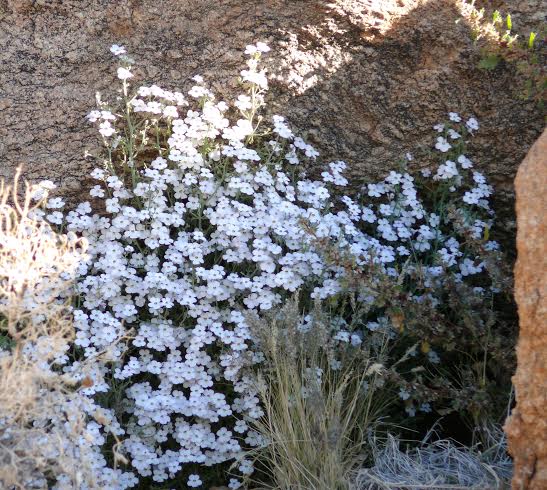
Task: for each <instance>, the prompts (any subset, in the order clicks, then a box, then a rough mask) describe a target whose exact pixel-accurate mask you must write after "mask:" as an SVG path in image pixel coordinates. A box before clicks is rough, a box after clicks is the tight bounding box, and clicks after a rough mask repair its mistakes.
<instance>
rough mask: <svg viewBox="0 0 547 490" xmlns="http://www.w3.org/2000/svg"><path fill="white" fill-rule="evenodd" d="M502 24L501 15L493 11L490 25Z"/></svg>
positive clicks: (497, 11)
mask: <svg viewBox="0 0 547 490" xmlns="http://www.w3.org/2000/svg"><path fill="white" fill-rule="evenodd" d="M500 22H502V18H501V14H500V13H499V10H494V13H493V14H492V24H499V23H500Z"/></svg>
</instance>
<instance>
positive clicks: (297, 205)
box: [43, 43, 497, 488]
mask: <svg viewBox="0 0 547 490" xmlns="http://www.w3.org/2000/svg"><path fill="white" fill-rule="evenodd" d="M268 50H269V48H268V47H267V46H266V45H264V44H263V43H257V44H256V45H253V46H248V47H247V49H246V54H247V55H248V57H249V58H248V61H247V67H246V69H244V70H243V71H241V78H240V82H241V87H242V93H241V95H239V96H238V97H237V98H236V100H235V101H234V102H233V103H232V104H228V103H227V102H225V101H217V100H216V99H215V96H214V94H213V93H212V92H211V91H210V90H209V89H208V88H207V87H206V85H205V84H204V82H203V79H202V78H201V77H200V76H199V75H197V76H195V77H194V79H193V80H194V81H195V83H196V85H194V86H193V87H192V88H191V89H190V91H189V92H188V93H187V94H186V95H184V94H182V93H180V92H173V91H167V90H164V89H162V88H160V87H158V86H156V85H151V86H142V87H140V88H138V89H133V88H132V86H131V83H130V82H131V79H132V78H133V77H134V75H133V72H132V66H133V60H132V59H131V58H130V57H129V56H127V55H126V53H125V49H124V48H123V47H121V46H118V45H114V46H112V48H111V51H112V53H113V54H114V56H116V58H117V60H118V62H119V67H118V69H117V75H118V78H119V79H120V81H121V85H122V87H121V90H120V91H119V95H118V97H117V98H116V99H115V100H113V101H112V103H111V104H109V103H107V102H103V101H102V100H101V98H98V104H99V106H98V108H97V109H96V110H94V111H92V112H91V113H90V114H89V115H88V119H89V121H90V122H92V123H94V124H96V125H97V128H98V131H99V133H100V135H101V137H102V138H103V141H104V152H103V154H102V156H101V158H99V160H98V166H97V168H96V169H95V170H94V171H93V172H92V177H93V178H94V179H96V181H97V185H96V186H95V187H93V188H92V189H91V192H90V194H91V197H92V200H91V202H83V203H81V204H80V205H78V206H77V207H76V208H75V209H73V210H72V211H70V212H68V213H63V212H62V211H61V209H62V207H63V203H62V201H61V200H60V199H58V198H57V199H54V200H51V201H50V202H49V203H48V208H47V209H46V210H45V211H44V212H43V216H44V217H45V218H46V219H47V220H48V221H49V222H51V223H56V224H59V225H61V226H64V227H66V229H67V230H69V231H72V232H75V233H78V234H81V235H83V236H84V237H85V238H86V239H87V240H88V242H89V250H88V258H87V260H85V261H84V262H82V263H81V264H80V266H79V269H78V274H79V279H78V293H79V301H78V304H77V308H76V309H75V311H74V317H75V322H76V329H77V333H76V340H75V346H76V349H77V352H76V359H77V360H75V361H74V360H71V361H70V362H67V364H66V367H65V369H66V370H67V372H71V370H73V369H75V368H76V367H77V366H78V364H79V362H80V360H81V359H86V358H92V357H93V356H96V355H97V354H98V353H99V352H102V351H104V350H108V351H109V353H110V355H111V357H112V358H113V359H114V367H113V368H111V367H110V365H107V364H105V365H102V366H101V365H98V366H97V368H96V369H95V370H93V372H92V373H90V380H91V382H90V383H89V386H88V387H87V388H86V389H85V390H84V392H85V393H86V394H87V395H88V396H89V397H90V398H93V399H94V400H96V402H97V403H99V402H100V403H103V404H104V405H105V410H106V411H107V413H108V414H110V417H111V418H110V422H109V423H108V424H105V425H103V426H101V425H100V424H99V425H98V426H97V430H96V433H95V436H96V437H95V438H94V440H93V441H92V443H93V444H94V445H95V446H96V447H100V446H103V445H105V444H107V442H108V438H109V436H108V434H109V432H110V433H111V432H112V428H113V427H115V428H116V431H117V434H120V435H121V432H123V436H122V437H123V438H124V441H123V447H122V448H121V449H122V450H124V451H125V453H126V455H127V457H128V459H129V461H130V463H131V468H132V471H134V473H135V475H138V476H139V478H140V480H141V484H143V485H147V484H152V483H151V481H154V482H164V481H168V480H171V479H174V478H176V479H177V482H178V483H177V484H185V485H187V486H189V487H200V486H205V487H206V486H207V485H209V484H211V483H212V479H213V476H212V475H213V474H214V469H212V468H209V467H216V466H218V465H220V468H221V470H222V468H226V467H227V466H228V463H227V462H230V461H233V460H234V458H235V459H236V460H237V461H238V463H237V465H236V466H237V468H236V472H237V473H238V474H240V475H243V476H246V475H249V474H251V473H252V472H253V468H252V464H251V462H250V460H249V459H248V458H245V451H244V449H243V448H249V447H253V446H256V445H258V444H260V442H261V441H260V437H259V435H258V434H257V433H256V432H255V431H253V430H252V429H250V424H249V422H252V421H253V420H256V419H258V418H260V417H261V416H262V415H263V412H262V408H261V406H260V403H259V398H258V396H257V393H256V392H255V390H254V388H253V382H252V379H250V377H249V376H247V375H246V374H245V373H246V370H245V369H244V368H246V367H247V366H248V365H249V364H254V363H258V362H260V360H261V358H262V356H261V354H260V352H259V350H258V349H256V348H255V346H254V342H253V338H252V334H251V331H250V329H249V325H248V323H247V321H246V316H245V312H248V311H251V312H256V313H257V314H262V313H263V312H266V311H268V310H270V309H272V308H273V307H276V306H279V305H282V304H283V303H284V302H285V301H286V299H287V298H288V297H289V296H290V295H292V294H293V293H294V292H295V291H296V290H297V289H300V290H301V291H302V293H301V294H302V297H303V298H305V297H307V298H308V303H311V302H312V301H311V300H315V299H321V300H325V301H328V300H329V298H334V301H337V300H338V299H337V298H336V296H337V295H338V294H339V293H341V292H343V291H344V288H345V287H346V286H345V284H346V283H347V281H348V278H349V277H350V275H348V267H347V265H346V264H344V263H340V261H339V260H333V259H332V257H331V255H332V253H328V254H327V253H325V243H329V244H330V246H331V251H332V250H334V251H335V253H334V255H335V256H336V257H346V258H347V257H350V259H351V263H352V264H353V266H354V267H355V268H357V269H358V270H361V269H366V268H370V267H373V269H374V270H376V269H378V270H380V271H381V274H382V275H384V276H387V277H391V278H396V277H400V276H401V274H406V275H407V277H408V280H409V281H410V280H411V278H412V275H414V276H416V277H417V276H420V277H422V278H423V281H424V284H426V286H424V288H425V289H424V288H417V289H416V290H415V292H414V293H413V296H412V297H411V299H412V301H415V302H416V303H420V302H433V303H435V302H436V301H439V298H436V297H435V296H434V294H432V292H431V291H430V290H429V289H428V288H429V287H430V286H427V285H431V287H433V286H434V285H437V284H442V283H443V281H444V280H445V278H446V277H453V278H454V280H455V281H456V282H457V283H458V284H460V283H468V282H470V283H472V282H473V278H474V277H476V276H482V275H483V273H484V271H485V267H486V263H485V261H483V260H482V259H481V258H480V256H479V254H477V253H476V252H475V251H474V250H473V249H472V248H470V247H468V246H467V244H466V242H465V240H463V239H462V238H461V236H460V235H457V236H453V235H452V231H451V230H452V228H450V227H447V226H446V225H447V220H449V212H452V211H453V212H455V213H459V214H458V216H459V219H460V221H461V226H462V227H464V229H465V230H466V232H468V233H470V234H471V235H472V236H473V237H475V238H480V237H483V236H485V234H486V231H487V230H488V229H489V227H490V224H491V217H492V213H491V210H490V208H489V205H488V197H489V196H490V195H491V193H492V189H491V187H490V186H489V185H488V184H487V183H486V182H485V179H484V177H483V176H482V174H480V173H479V172H476V171H474V170H473V163H472V161H471V160H470V158H468V156H466V155H465V153H464V141H465V140H466V139H468V138H470V137H471V135H472V133H473V132H474V131H476V130H477V129H478V123H477V121H476V120H475V119H474V118H469V119H468V120H467V121H462V120H461V118H460V116H459V115H457V114H455V113H451V114H450V118H451V123H450V124H449V125H447V126H438V127H437V130H438V131H439V136H438V139H437V142H436V144H435V150H436V151H438V152H440V154H441V156H443V161H442V163H441V164H440V165H439V166H438V168H435V169H433V171H432V172H430V174H427V172H426V173H425V175H426V177H427V179H428V182H429V183H430V185H431V186H434V187H439V188H440V189H442V193H441V194H439V196H449V199H448V197H444V198H443V197H439V198H438V200H437V201H436V202H435V203H436V205H435V206H434V207H433V208H430V207H428V206H427V205H425V204H424V202H425V201H424V202H422V199H424V197H423V196H421V195H420V194H419V192H418V188H417V187H416V182H415V179H414V177H412V176H411V175H410V174H409V173H408V172H407V171H406V170H405V169H404V168H403V169H401V170H400V171H397V172H396V171H393V172H391V173H390V174H389V176H388V177H387V178H386V179H385V180H384V181H382V182H379V183H377V184H369V185H368V187H366V188H365V198H366V199H365V200H364V201H363V202H360V201H358V200H356V199H352V198H350V197H348V196H342V195H341V194H342V192H341V189H342V188H343V187H344V186H345V185H346V184H347V180H346V179H345V178H344V176H343V171H344V169H345V167H346V165H345V163H344V162H341V161H336V162H332V163H330V164H328V165H327V166H326V167H325V168H324V171H323V172H322V173H321V176H320V177H321V178H320V179H319V180H312V179H309V178H307V177H306V175H305V172H303V171H302V170H301V169H300V167H301V165H300V164H301V163H304V164H310V163H313V164H314V165H317V164H316V163H315V162H316V159H317V157H318V152H317V151H316V150H315V149H314V148H313V147H312V146H310V145H309V144H307V143H306V142H305V141H304V140H303V139H302V138H300V137H298V136H296V135H294V134H293V132H292V131H291V129H290V128H289V127H288V125H287V123H286V122H285V120H284V118H283V117H282V116H278V115H275V116H273V118H272V119H271V120H266V119H264V116H263V115H262V114H261V109H262V108H263V106H264V104H265V93H266V91H267V87H268V81H267V77H266V73H265V70H263V69H261V68H260V66H259V61H260V58H261V56H262V54H263V53H266V52H267V51H268ZM337 196H339V197H337ZM369 198H370V202H369ZM377 198H378V199H377ZM449 201H450V202H451V203H453V204H454V205H455V208H454V210H452V208H451V207H449V206H448V202H449ZM483 247H484V248H485V249H486V250H488V251H495V250H496V248H497V244H496V243H495V242H492V241H491V240H488V239H486V240H484V243H483ZM425 257H427V259H426V258H425ZM412 264H414V265H412ZM416 264H420V266H419V267H418V265H416ZM422 265H423V266H422ZM404 277H405V276H404V275H403V279H402V280H403V282H404V281H405V279H404ZM373 282H374V281H373ZM474 287H475V286H474ZM476 288H478V289H476V290H475V292H476V294H478V295H479V296H480V295H484V296H485V298H486V297H488V296H489V295H490V294H491V292H492V287H491V284H490V283H488V282H487V283H485V284H484V285H477V286H476ZM381 296H382V291H381V290H375V289H374V288H370V289H368V290H367V291H364V292H363V291H361V292H359V294H357V295H356V296H355V297H354V299H353V300H354V302H357V303H359V304H360V305H361V306H362V307H363V308H364V309H365V310H366V311H367V315H368V316H367V317H366V319H367V322H366V325H365V326H366V328H364V329H363V328H361V329H360V330H358V331H355V332H354V331H351V328H353V327H349V326H347V327H346V326H345V325H344V321H346V320H345V319H344V318H343V315H342V317H341V320H340V321H337V322H334V323H333V325H335V330H336V331H335V332H333V337H334V339H335V341H336V342H338V343H340V344H341V345H342V344H343V343H346V342H355V343H358V342H363V340H364V339H365V337H366V336H367V335H369V334H370V332H374V331H375V330H377V331H380V330H381V331H383V332H385V333H382V335H386V334H389V335H391V336H397V334H398V330H399V326H398V324H397V322H396V321H395V320H394V319H395V317H394V316H393V315H391V316H390V315H389V314H387V312H386V311H385V309H384V310H382V309H381V308H380V309H378V308H376V307H375V306H374V305H376V304H377V302H378V298H380V297H381ZM129 332H131V333H129ZM128 336H129V337H131V338H130V339H127V337H128ZM423 340H424V342H429V340H428V339H423ZM431 345H432V346H433V345H434V343H432V344H431ZM409 355H410V354H409ZM416 355H417V356H418V360H419V362H420V363H424V364H425V365H426V366H428V367H431V366H437V365H439V364H440V363H442V359H441V357H440V355H441V354H440V353H437V352H436V351H435V349H434V348H433V347H430V348H429V349H427V351H425V350H424V352H416ZM113 400H115V401H113ZM408 408H409V410H412V408H413V407H411V406H409V407H408ZM101 464H103V465H107V463H106V461H102V462H101ZM222 465H224V466H222ZM105 474H108V473H105ZM112 474H116V475H117V474H118V473H112ZM113 478H114V477H113ZM180 482H183V483H180ZM133 484H135V480H134V479H131V478H129V477H124V478H123V479H121V480H120V478H118V480H117V481H116V482H115V481H114V479H113V480H112V483H111V485H110V488H127V487H129V486H131V485H133ZM167 484H168V483H167ZM240 485H241V483H240V480H239V479H238V478H237V476H234V477H230V481H229V486H230V487H231V488H238V487H239V486H240ZM104 487H105V488H109V487H108V484H107V483H106V482H105V483H104Z"/></svg>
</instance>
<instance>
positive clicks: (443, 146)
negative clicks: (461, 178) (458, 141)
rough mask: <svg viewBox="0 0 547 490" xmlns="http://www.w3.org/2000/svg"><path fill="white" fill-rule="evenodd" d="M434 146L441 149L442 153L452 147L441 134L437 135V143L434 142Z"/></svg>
mask: <svg viewBox="0 0 547 490" xmlns="http://www.w3.org/2000/svg"><path fill="white" fill-rule="evenodd" d="M435 148H437V150H439V151H442V152H443V153H446V152H447V151H448V150H450V148H452V145H451V144H450V143H449V142H448V141H447V140H446V139H445V138H443V137H442V136H439V137H438V138H437V143H435Z"/></svg>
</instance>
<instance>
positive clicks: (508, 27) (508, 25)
mask: <svg viewBox="0 0 547 490" xmlns="http://www.w3.org/2000/svg"><path fill="white" fill-rule="evenodd" d="M505 23H506V24H507V30H508V31H510V30H511V27H513V22H512V21H511V15H510V14H507V17H506V19H505Z"/></svg>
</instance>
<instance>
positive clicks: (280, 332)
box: [249, 298, 385, 490]
mask: <svg viewBox="0 0 547 490" xmlns="http://www.w3.org/2000/svg"><path fill="white" fill-rule="evenodd" d="M301 320H302V318H301V316H300V313H299V309H298V300H297V299H296V298H295V299H293V300H291V301H288V302H287V304H286V305H285V306H284V307H283V308H282V309H281V310H280V311H279V312H278V313H277V315H275V316H274V317H273V318H271V320H270V321H269V322H264V321H263V320H262V321H261V320H259V319H258V318H250V319H249V323H250V325H251V329H252V331H253V334H254V335H255V336H256V337H257V340H258V345H259V346H260V349H261V352H262V353H263V354H264V356H265V361H264V365H263V366H262V367H261V370H260V374H259V375H258V383H257V384H258V387H259V393H260V398H261V402H262V404H263V410H264V416H263V417H262V419H260V420H259V421H258V422H257V423H256V424H255V427H254V428H255V430H257V432H258V433H259V434H260V435H261V437H262V438H263V440H264V441H265V442H266V443H265V444H264V446H263V447H262V448H260V449H259V450H257V451H256V458H257V462H258V466H259V467H262V468H263V469H264V473H265V478H264V479H265V480H266V483H265V482H264V481H261V482H255V483H258V484H259V485H260V488H276V489H285V490H289V489H290V490H304V489H306V490H312V489H314V490H338V489H347V488H349V486H350V482H351V476H352V474H353V473H354V472H355V470H356V468H358V467H359V466H360V465H361V464H362V462H363V454H364V453H365V448H364V447H363V445H364V444H365V442H366V438H367V433H368V430H370V429H371V427H372V426H373V425H374V424H375V423H376V422H377V421H378V417H379V414H380V413H381V408H382V403H383V402H385V400H382V399H381V398H380V397H378V396H377V392H376V391H375V390H374V387H375V384H376V378H377V376H378V374H379V372H380V371H381V366H380V365H379V364H375V363H374V359H373V356H372V355H371V352H370V351H369V350H366V349H364V348H362V347H359V348H355V349H351V348H350V349H347V350H346V351H344V349H340V348H337V347H336V346H335V345H334V344H333V343H332V334H331V332H330V331H329V329H330V328H331V327H330V325H329V321H328V320H329V319H328V317H327V316H326V315H324V314H323V312H322V311H321V308H320V306H318V305H316V308H315V311H314V314H313V321H312V323H311V326H308V327H307V330H306V331H303V330H302V329H301V327H300V325H301ZM350 351H351V352H350ZM253 488H255V487H253Z"/></svg>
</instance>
